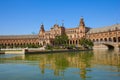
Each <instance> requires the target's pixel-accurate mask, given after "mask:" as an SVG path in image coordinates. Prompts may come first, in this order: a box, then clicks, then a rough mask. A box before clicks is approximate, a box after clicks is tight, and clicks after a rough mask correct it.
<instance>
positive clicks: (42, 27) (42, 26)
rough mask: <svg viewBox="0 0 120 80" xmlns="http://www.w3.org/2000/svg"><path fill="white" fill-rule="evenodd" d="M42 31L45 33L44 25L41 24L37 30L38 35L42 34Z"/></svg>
mask: <svg viewBox="0 0 120 80" xmlns="http://www.w3.org/2000/svg"><path fill="white" fill-rule="evenodd" d="M44 33H45V30H44V25H43V24H41V27H40V31H39V35H43V34H44Z"/></svg>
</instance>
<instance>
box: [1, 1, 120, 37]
mask: <svg viewBox="0 0 120 80" xmlns="http://www.w3.org/2000/svg"><path fill="white" fill-rule="evenodd" d="M81 16H82V17H83V18H84V21H85V25H86V26H87V27H91V28H98V27H104V26H111V25H114V24H119V23H120V0H0V35H24V34H25V35H26V34H38V32H39V30H40V25H41V24H42V23H43V24H44V28H45V30H46V31H48V30H50V28H51V27H52V26H53V25H54V24H56V23H57V24H59V25H62V21H64V27H65V28H74V27H77V26H78V25H79V22H80V18H81Z"/></svg>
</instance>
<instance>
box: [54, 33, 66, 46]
mask: <svg viewBox="0 0 120 80" xmlns="http://www.w3.org/2000/svg"><path fill="white" fill-rule="evenodd" d="M67 41H68V36H67V35H66V34H62V35H60V36H56V37H55V39H54V43H55V45H57V46H59V45H62V46H63V45H65V44H66V43H67Z"/></svg>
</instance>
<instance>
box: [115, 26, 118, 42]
mask: <svg viewBox="0 0 120 80" xmlns="http://www.w3.org/2000/svg"><path fill="white" fill-rule="evenodd" d="M117 30H118V28H117V27H115V31H116V43H118V35H117Z"/></svg>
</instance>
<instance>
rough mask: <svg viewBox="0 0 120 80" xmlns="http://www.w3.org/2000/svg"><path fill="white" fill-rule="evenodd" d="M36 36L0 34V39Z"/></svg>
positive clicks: (36, 36) (31, 36)
mask: <svg viewBox="0 0 120 80" xmlns="http://www.w3.org/2000/svg"><path fill="white" fill-rule="evenodd" d="M17 38H19V39H20V38H38V35H0V39H17Z"/></svg>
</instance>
